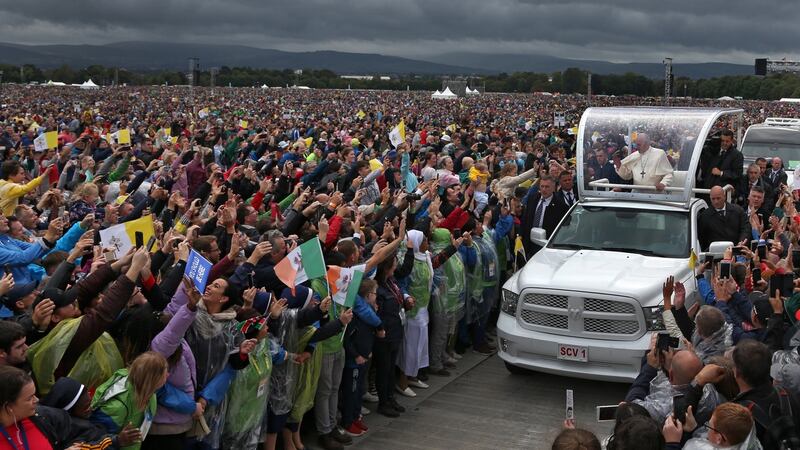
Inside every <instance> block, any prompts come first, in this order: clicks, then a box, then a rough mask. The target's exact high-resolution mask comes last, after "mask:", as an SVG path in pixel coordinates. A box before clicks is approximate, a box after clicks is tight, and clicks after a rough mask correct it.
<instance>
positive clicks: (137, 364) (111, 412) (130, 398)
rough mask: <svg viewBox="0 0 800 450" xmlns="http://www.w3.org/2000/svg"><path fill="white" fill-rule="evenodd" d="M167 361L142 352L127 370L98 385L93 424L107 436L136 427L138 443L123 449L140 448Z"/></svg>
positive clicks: (151, 419) (150, 421)
mask: <svg viewBox="0 0 800 450" xmlns="http://www.w3.org/2000/svg"><path fill="white" fill-rule="evenodd" d="M168 369H169V367H168V365H167V360H166V359H165V358H164V357H163V356H162V355H160V354H158V353H156V352H152V351H150V352H145V353H142V354H141V355H139V356H138V357H137V358H136V359H134V360H133V362H132V363H131V366H130V367H129V368H128V369H120V370H118V371H117V372H116V373H115V374H114V376H112V377H111V378H110V379H109V380H108V381H106V382H105V383H103V384H102V385H100V387H99V388H97V391H96V392H95V395H94V399H93V400H92V409H93V410H94V412H93V413H92V417H91V420H92V422H95V423H98V424H100V425H102V426H103V427H105V429H106V431H107V432H108V433H119V432H120V431H121V430H122V429H123V428H125V427H126V426H132V427H135V428H138V429H139V430H140V432H141V436H140V438H139V442H137V443H136V444H134V445H131V446H128V447H125V448H129V449H139V448H140V447H141V441H142V440H143V439H144V438H145V437H147V432H148V430H149V429H150V425H151V424H152V422H153V416H155V413H156V391H157V390H158V389H160V388H161V386H164V383H166V382H167V376H168V375H169V371H168Z"/></svg>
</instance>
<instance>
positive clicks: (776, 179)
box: [766, 156, 789, 193]
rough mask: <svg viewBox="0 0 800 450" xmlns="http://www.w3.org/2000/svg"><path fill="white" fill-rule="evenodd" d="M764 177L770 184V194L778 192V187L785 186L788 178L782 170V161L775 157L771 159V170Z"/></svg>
mask: <svg viewBox="0 0 800 450" xmlns="http://www.w3.org/2000/svg"><path fill="white" fill-rule="evenodd" d="M766 177H767V180H769V182H770V184H772V192H773V193H777V192H780V186H781V185H782V184H786V180H787V179H788V178H789V177H788V176H787V175H786V171H784V170H783V160H781V159H780V158H778V157H777V156H776V157H774V158H772V170H770V171H768V172H767V175H766Z"/></svg>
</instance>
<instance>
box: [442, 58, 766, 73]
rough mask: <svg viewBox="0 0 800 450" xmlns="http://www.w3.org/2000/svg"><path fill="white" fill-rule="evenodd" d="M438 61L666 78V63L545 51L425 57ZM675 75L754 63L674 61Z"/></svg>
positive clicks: (741, 68) (749, 69)
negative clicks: (586, 57) (583, 57)
mask: <svg viewBox="0 0 800 450" xmlns="http://www.w3.org/2000/svg"><path fill="white" fill-rule="evenodd" d="M426 59H428V60H430V61H432V62H436V63H439V64H449V65H456V66H468V67H480V68H483V69H489V70H493V71H495V72H506V73H513V72H545V73H551V72H559V71H563V70H564V69H567V68H570V67H577V68H579V69H583V70H588V71H590V72H592V73H596V74H600V75H606V74H624V73H627V72H634V73H638V74H641V75H644V76H646V77H649V78H663V77H664V65H663V64H659V63H612V62H608V61H592V60H579V59H566V58H559V57H556V56H545V55H513V54H491V53H447V54H443V55H439V56H436V57H433V58H426ZM672 72H673V73H674V74H675V77H689V78H711V77H718V76H725V75H752V74H753V66H748V65H742V64H728V63H717V62H709V63H697V64H680V63H678V61H676V62H675V63H674V64H673V65H672Z"/></svg>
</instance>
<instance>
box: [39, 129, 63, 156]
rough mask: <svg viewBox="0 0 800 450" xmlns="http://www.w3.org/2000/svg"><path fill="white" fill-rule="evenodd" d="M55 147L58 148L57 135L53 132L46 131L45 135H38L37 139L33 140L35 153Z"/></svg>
mask: <svg viewBox="0 0 800 450" xmlns="http://www.w3.org/2000/svg"><path fill="white" fill-rule="evenodd" d="M56 147H58V133H56V132H55V131H48V132H47V133H44V134H40V135H39V137H37V138H36V139H34V140H33V148H34V150H36V151H37V152H43V151H45V150H47V149H50V148H56Z"/></svg>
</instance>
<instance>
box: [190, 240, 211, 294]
mask: <svg viewBox="0 0 800 450" xmlns="http://www.w3.org/2000/svg"><path fill="white" fill-rule="evenodd" d="M212 265H213V264H211V261H209V260H207V259H205V258H203V257H202V256H201V255H200V254H199V253H197V252H196V251H194V250H191V251H190V252H189V260H188V261H186V270H185V271H184V272H183V273H184V274H185V275H186V276H188V277H189V278H190V279H191V280H192V284H194V287H196V288H197V290H198V291H200V293H201V294H202V293H204V292H205V291H206V283H207V282H208V275H209V274H210V273H211V266H212Z"/></svg>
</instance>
